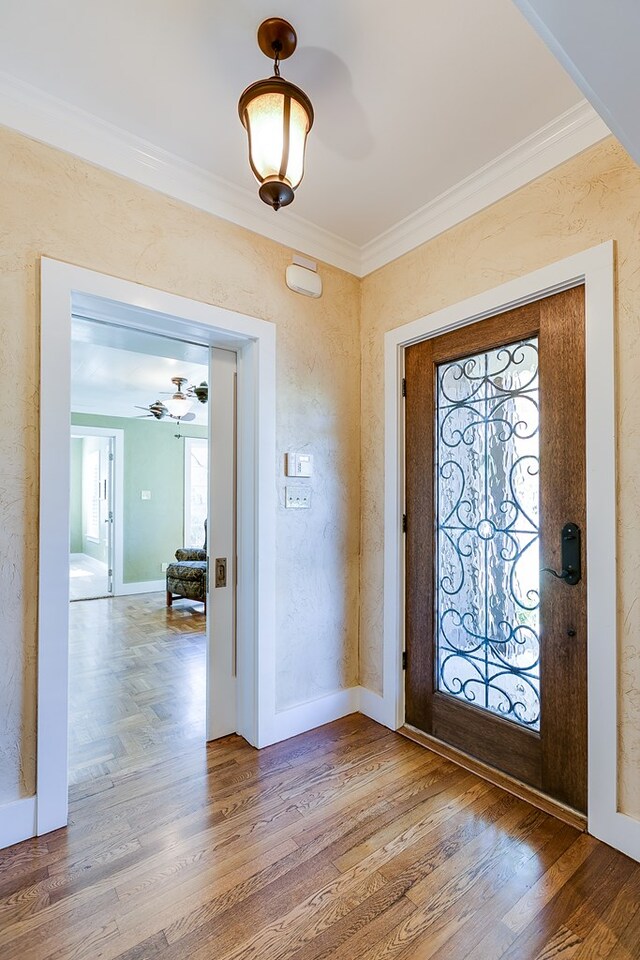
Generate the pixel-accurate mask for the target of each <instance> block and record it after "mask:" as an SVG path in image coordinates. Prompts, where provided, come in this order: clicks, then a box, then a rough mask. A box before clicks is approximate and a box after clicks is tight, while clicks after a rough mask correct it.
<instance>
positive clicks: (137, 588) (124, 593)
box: [114, 580, 167, 597]
mask: <svg viewBox="0 0 640 960" xmlns="http://www.w3.org/2000/svg"><path fill="white" fill-rule="evenodd" d="M166 589H167V581H166V580H141V581H140V583H120V584H118V586H117V588H116V590H115V591H114V596H116V597H128V596H130V595H131V594H133V593H159V592H160V591H161V590H162V591H164V590H166Z"/></svg>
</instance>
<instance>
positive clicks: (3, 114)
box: [0, 73, 609, 277]
mask: <svg viewBox="0 0 640 960" xmlns="http://www.w3.org/2000/svg"><path fill="white" fill-rule="evenodd" d="M0 124H2V125H3V126H7V127H11V128H13V129H15V130H18V131H19V132H20V133H23V134H25V135H26V136H28V137H31V138H32V139H34V140H40V141H42V142H43V143H47V144H50V145H51V146H54V147H57V148H58V149H60V150H64V151H66V152H67V153H71V154H74V155H75V156H78V157H81V158H82V159H83V160H88V161H89V162H90V163H93V164H96V165H97V166H100V167H104V168H106V169H107V170H111V171H113V172H114V173H117V174H120V175H121V176H124V177H127V178H128V179H130V180H134V181H136V182H137V183H141V184H143V185H144V186H147V187H151V188H152V189H154V190H158V191H160V192H161V193H164V194H167V195H168V196H170V197H175V198H176V199H178V200H182V201H184V202H185V203H189V204H191V205H192V206H194V207H197V208H199V209H201V210H206V211H207V212H209V213H213V214H215V215H216V216H218V217H221V218H222V219H224V220H228V221H230V222H231V223H235V224H237V225H239V226H241V227H245V228H246V229H248V230H252V231H253V232H254V233H259V234H262V235H263V236H266V237H269V238H270V239H272V240H275V241H277V242H278V243H281V244H283V245H284V246H286V247H290V248H292V249H293V250H296V251H299V252H301V253H305V254H307V255H309V256H311V257H313V258H314V259H317V260H322V261H324V262H325V263H330V264H332V265H333V266H335V267H339V268H340V269H342V270H346V271H347V272H348V273H352V274H354V275H355V276H357V277H364V276H366V275H367V274H368V273H371V272H372V271H373V270H377V269H378V268H379V267H382V266H384V265H385V264H386V263H389V262H390V261H392V260H395V259H396V258H397V257H400V256H402V254H404V253H407V252H408V251H409V250H412V249H414V248H415V247H417V246H419V245H420V244H422V243H425V242H426V241H427V240H431V239H432V238H433V237H435V236H437V235H438V234H440V233H442V232H443V231H444V230H448V229H449V228H450V227H452V226H454V225H455V224H456V223H460V222H461V221H462V220H466V219H467V218H468V217H470V216H472V215H473V214H475V213H478V212H479V211H480V210H482V209H484V208H485V207H487V206H489V205H490V204H492V203H495V202H496V201H497V200H500V199H501V198H502V197H505V196H507V194H509V193H512V192H513V191H514V190H517V189H518V188H519V187H522V186H524V185H525V184H526V183H529V182H530V181H531V180H534V179H536V178H537V177H539V176H541V175H542V174H544V173H546V172H547V171H549V170H551V169H552V168H553V167H555V166H557V165H558V164H560V163H563V162H564V161H565V160H568V159H569V158H570V157H572V156H574V155H575V154H577V153H580V152H581V151H582V150H585V149H587V147H590V146H592V145H593V144H595V143H597V142H598V141H599V140H602V139H603V138H604V137H606V136H608V135H609V130H608V128H607V127H606V125H605V124H604V121H602V120H601V119H600V117H599V116H598V114H597V113H596V112H595V111H594V110H593V108H592V107H591V106H590V105H589V104H588V103H587V101H586V100H583V101H582V102H581V103H579V104H577V105H576V106H575V107H572V108H571V109H570V110H567V111H566V112H565V113H563V114H561V116H559V117H557V118H556V119H555V120H552V121H551V123H548V124H547V125H546V126H544V127H542V128H541V129H540V130H538V131H536V132H535V133H534V134H532V135H531V136H529V137H527V138H526V139H525V140H522V141H521V142H520V143H518V144H516V146H514V147H512V148H511V149H510V150H508V151H506V153H503V154H502V155H501V156H499V157H497V158H496V159H495V160H492V161H491V162H490V163H488V164H486V166H484V167H482V168H481V169H480V170H478V171H476V172H475V173H474V174H472V175H471V176H470V177H467V178H466V179H465V180H462V181H461V182H460V183H458V184H456V186H454V187H452V188H451V189H450V190H447V191H446V192H445V193H443V194H441V195H440V196H439V197H436V198H435V199H434V200H432V201H430V202H429V203H427V204H426V205H425V206H423V207H421V208H420V209H419V210H417V211H416V212H415V213H413V214H411V215H410V216H408V217H406V218H405V219H404V220H401V221H400V222H399V223H397V224H395V225H394V226H393V227H390V228H389V229H388V230H386V231H385V232H384V233H382V234H380V235H379V236H378V237H375V238H374V239H373V240H371V241H369V242H368V243H366V244H365V245H364V246H363V247H359V246H358V245H357V244H355V243H352V242H350V241H349V240H345V239H344V238H342V237H339V236H337V235H336V234H333V233H331V232H330V231H328V230H324V229H322V228H321V227H318V226H316V225H315V224H313V223H311V222H310V221H308V220H305V219H304V218H302V217H300V216H298V215H297V214H295V213H292V212H291V211H286V216H285V215H279V216H275V215H274V213H273V211H272V210H267V208H266V207H265V208H264V209H262V205H261V204H259V203H258V202H257V200H256V196H255V194H254V193H252V192H251V191H250V190H246V189H244V188H242V187H238V186H237V185H236V184H233V183H230V182H229V181H227V180H224V179H223V178H221V177H218V176H216V175H215V174H213V173H211V172H209V171H207V170H204V169H203V168H201V167H198V166H197V165H196V164H192V163H189V162H188V161H186V160H184V159H182V158H181V157H177V156H175V155H174V154H172V153H170V152H169V151H166V150H163V149H162V148H160V147H157V146H156V145H155V144H152V143H149V142H148V141H146V140H143V139H142V138H141V137H137V136H135V135H134V134H131V133H129V132H127V131H126V130H122V129H121V128H120V127H116V126H115V125H113V124H110V123H107V122H106V121H104V120H99V119H98V118H97V117H95V116H93V115H92V114H90V113H88V112H86V111H84V110H80V109H79V108H77V107H74V106H72V105H71V104H69V103H66V102H65V101H63V100H59V99H57V98H56V97H52V96H51V95H50V94H47V93H44V92H43V91H41V90H39V89H37V88H35V87H32V86H31V85H29V84H26V83H24V82H23V81H21V80H17V79H16V78H14V77H11V76H9V75H7V74H3V73H0Z"/></svg>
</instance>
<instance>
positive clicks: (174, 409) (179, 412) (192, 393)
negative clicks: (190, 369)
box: [137, 377, 209, 422]
mask: <svg viewBox="0 0 640 960" xmlns="http://www.w3.org/2000/svg"><path fill="white" fill-rule="evenodd" d="M171 382H172V383H173V384H174V385H175V387H176V391H175V393H173V394H172V395H171V398H170V399H169V400H166V401H164V402H163V401H162V400H156V401H154V403H150V404H149V406H148V407H137V409H138V410H147V411H148V412H147V414H146V416H147V417H153V418H154V419H155V420H163V419H164V418H165V417H167V416H168V417H171V419H172V420H177V421H178V422H179V421H181V420H182V421H185V422H187V421H190V420H195V418H196V415H195V413H191V412H190V411H191V408H192V407H193V404H194V400H197V401H198V402H199V403H206V402H207V401H208V399H209V386H208V384H207V383H206V381H204V380H203V381H202V383H200V384H198V385H197V386H195V385H194V386H191V387H187V388H186V389H185V384H187V383H188V382H189V381H188V380H187V378H186V377H172V378H171ZM141 419H143V418H141Z"/></svg>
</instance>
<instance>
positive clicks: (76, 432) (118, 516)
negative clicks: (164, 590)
mask: <svg viewBox="0 0 640 960" xmlns="http://www.w3.org/2000/svg"><path fill="white" fill-rule="evenodd" d="M69 436H70V437H112V438H113V468H114V469H113V514H114V516H113V534H112V535H113V545H112V554H113V556H112V564H113V566H112V570H113V591H112V594H111V595H112V596H114V597H117V596H119V595H120V594H121V593H123V592H124V591H123V589H122V578H123V576H124V521H123V512H124V430H120V429H119V428H118V427H84V426H77V425H76V424H74V423H72V424H71V427H70V434H69Z"/></svg>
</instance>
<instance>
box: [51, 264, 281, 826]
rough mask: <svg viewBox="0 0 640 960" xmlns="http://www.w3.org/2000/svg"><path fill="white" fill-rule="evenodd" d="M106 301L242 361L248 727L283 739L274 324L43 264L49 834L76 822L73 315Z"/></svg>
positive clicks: (115, 314) (130, 320)
mask: <svg viewBox="0 0 640 960" xmlns="http://www.w3.org/2000/svg"><path fill="white" fill-rule="evenodd" d="M83 297H84V298H85V299H86V298H90V299H91V300H92V302H95V303H99V302H100V301H102V303H103V304H106V306H107V307H108V312H109V315H110V317H111V318H112V320H113V321H114V322H119V323H122V324H125V325H127V326H133V327H136V328H138V329H141V330H144V329H146V330H151V331H153V332H155V333H161V334H165V335H173V336H174V337H177V338H178V339H187V340H189V339H190V340H193V341H194V342H198V343H202V344H206V345H209V346H212V345H213V346H223V347H226V348H227V349H232V350H235V351H237V354H238V448H239V450H238V454H239V458H238V462H239V474H238V560H239V567H238V581H237V583H238V586H237V589H238V611H239V612H238V677H239V685H238V723H237V730H238V733H240V734H241V735H242V736H244V737H245V738H246V739H247V740H248V741H249V742H250V743H252V744H253V745H255V746H257V747H261V746H264V745H266V744H267V743H272V742H273V741H274V740H275V739H277V735H276V709H275V707H276V698H275V559H276V555H275V518H276V506H277V503H276V491H275V485H274V482H273V465H274V463H275V462H276V456H275V449H276V448H275V391H276V384H275V355H276V354H275V351H276V331H275V326H274V324H272V323H270V322H268V321H265V320H260V319H257V318H255V317H249V316H245V315H243V314H240V313H233V312H232V311H230V310H225V309H223V308H221V307H217V306H213V305H211V304H206V303H201V302H199V301H196V300H190V299H187V298H186V297H180V296H176V295H174V294H170V293H165V292H163V291H160V290H155V289H152V288H149V287H144V286H141V285H140V284H137V283H133V282H131V281H128V280H120V279H117V278H115V277H109V276H105V275H103V274H100V273H95V272H94V271H91V270H86V269H84V268H81V267H75V266H73V265H70V264H66V263H61V262H59V261H56V260H50V259H48V258H42V261H41V389H40V558H39V596H38V730H37V797H36V811H37V814H36V816H37V823H36V831H37V833H38V834H43V833H47V832H49V831H50V830H55V829H57V828H58V827H60V826H63V825H64V824H66V822H67V714H68V563H67V554H68V546H69V444H70V430H69V408H70V407H69V404H70V369H71V365H70V359H71V358H70V354H71V312H72V307H73V306H74V305H75V304H76V302H77V301H78V298H83Z"/></svg>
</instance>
